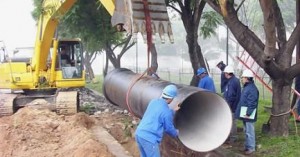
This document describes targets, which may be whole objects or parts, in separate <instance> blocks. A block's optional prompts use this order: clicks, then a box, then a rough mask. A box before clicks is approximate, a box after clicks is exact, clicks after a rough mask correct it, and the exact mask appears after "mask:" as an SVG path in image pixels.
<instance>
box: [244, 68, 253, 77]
mask: <svg viewBox="0 0 300 157" xmlns="http://www.w3.org/2000/svg"><path fill="white" fill-rule="evenodd" d="M242 77H253V72H252V71H251V70H249V69H246V70H244V71H243V74H242Z"/></svg>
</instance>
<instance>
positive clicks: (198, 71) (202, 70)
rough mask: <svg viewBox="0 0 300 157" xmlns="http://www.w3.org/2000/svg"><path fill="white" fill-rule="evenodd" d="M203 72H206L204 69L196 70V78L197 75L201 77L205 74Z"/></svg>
mask: <svg viewBox="0 0 300 157" xmlns="http://www.w3.org/2000/svg"><path fill="white" fill-rule="evenodd" d="M205 72H206V70H205V68H199V69H198V70H197V76H198V75H201V74H202V73H205Z"/></svg>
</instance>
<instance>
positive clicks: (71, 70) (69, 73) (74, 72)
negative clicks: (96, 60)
mask: <svg viewBox="0 0 300 157" xmlns="http://www.w3.org/2000/svg"><path fill="white" fill-rule="evenodd" d="M57 52H58V55H57V58H58V60H57V63H56V69H57V70H61V73H62V78H63V79H76V78H77V79H78V78H82V76H83V62H82V58H83V52H82V46H81V43H80V42H79V41H76V40H74V41H67V40H65V41H60V44H59V47H58V50H57Z"/></svg>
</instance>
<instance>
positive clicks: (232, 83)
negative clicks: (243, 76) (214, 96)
mask: <svg viewBox="0 0 300 157" xmlns="http://www.w3.org/2000/svg"><path fill="white" fill-rule="evenodd" d="M223 97H224V99H225V100H226V101H227V103H228V105H229V107H230V109H231V112H232V113H235V110H236V107H237V105H238V103H239V101H240V98H241V84H240V80H239V79H238V78H236V77H235V76H234V75H233V76H232V77H231V78H230V79H228V82H227V84H226V88H225V91H224V95H223Z"/></svg>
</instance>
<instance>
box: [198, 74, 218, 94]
mask: <svg viewBox="0 0 300 157" xmlns="http://www.w3.org/2000/svg"><path fill="white" fill-rule="evenodd" d="M197 76H198V77H199V78H200V81H199V83H198V87H199V88H203V89H206V90H209V91H211V92H214V93H216V88H215V84H214V81H213V79H212V78H211V77H209V76H208V74H207V71H206V69H205V68H199V69H198V70H197Z"/></svg>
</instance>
